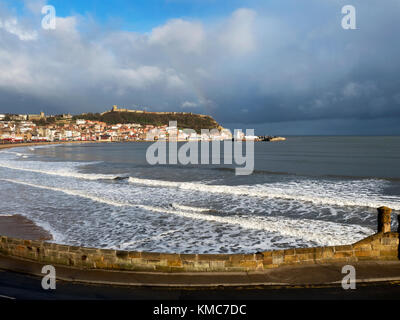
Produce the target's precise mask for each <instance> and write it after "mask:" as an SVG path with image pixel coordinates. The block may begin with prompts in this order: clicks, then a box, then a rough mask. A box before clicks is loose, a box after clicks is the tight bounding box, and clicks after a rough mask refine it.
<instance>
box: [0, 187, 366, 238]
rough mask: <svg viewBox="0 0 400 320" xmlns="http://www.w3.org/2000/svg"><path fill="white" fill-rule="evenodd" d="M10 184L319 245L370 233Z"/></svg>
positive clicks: (326, 224) (351, 227) (327, 224)
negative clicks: (233, 226)
mask: <svg viewBox="0 0 400 320" xmlns="http://www.w3.org/2000/svg"><path fill="white" fill-rule="evenodd" d="M1 180H3V181H8V182H10V183H16V184H21V185H26V186H30V187H33V188H41V189H46V190H52V191H57V192H63V193H65V194H68V195H72V196H78V197H82V198H86V199H90V200H92V201H96V202H100V203H104V204H108V205H111V206H117V207H133V208H140V209H143V210H146V211H150V212H153V213H158V214H163V215H164V214H167V215H175V216H179V217H182V218H186V219H192V220H203V221H209V222H215V223H220V224H225V225H236V226H239V227H241V228H243V229H250V230H259V231H262V232H267V233H279V234H281V235H282V236H286V237H291V238H298V239H303V240H306V241H309V242H314V243H317V244H319V245H337V244H343V243H351V242H355V241H357V240H360V239H362V238H363V237H365V236H367V235H370V234H372V233H373V230H372V229H370V228H365V227H361V226H357V225H349V224H341V223H335V222H327V221H318V220H313V219H288V218H285V217H258V216H221V215H212V214H208V213H206V212H207V211H209V210H208V209H207V208H198V207H190V206H184V205H179V204H173V205H172V208H163V207H156V206H150V205H142V204H130V203H123V202H116V201H112V200H109V199H104V198H100V197H97V196H94V195H91V194H88V193H84V192H82V191H78V190H69V189H63V188H55V187H48V186H43V185H37V184H32V183H27V182H23V181H19V180H12V179H1Z"/></svg>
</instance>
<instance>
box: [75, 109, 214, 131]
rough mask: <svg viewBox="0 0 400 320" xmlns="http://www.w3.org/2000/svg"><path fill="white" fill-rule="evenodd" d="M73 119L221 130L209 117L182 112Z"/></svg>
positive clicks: (118, 112)
mask: <svg viewBox="0 0 400 320" xmlns="http://www.w3.org/2000/svg"><path fill="white" fill-rule="evenodd" d="M74 118H75V119H85V120H95V121H103V122H105V123H107V124H117V123H122V124H124V123H138V124H141V125H154V126H162V125H168V124H169V122H170V121H177V122H178V127H179V128H183V129H184V128H190V129H194V130H196V131H197V132H200V130H201V129H218V128H221V127H220V125H219V124H218V122H217V121H215V120H214V119H213V118H212V117H211V116H207V115H200V114H192V113H183V112H120V111H117V112H115V111H110V112H106V113H103V114H100V113H94V114H93V113H88V114H84V115H78V116H75V117H74Z"/></svg>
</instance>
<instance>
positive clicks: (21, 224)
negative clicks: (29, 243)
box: [0, 214, 53, 240]
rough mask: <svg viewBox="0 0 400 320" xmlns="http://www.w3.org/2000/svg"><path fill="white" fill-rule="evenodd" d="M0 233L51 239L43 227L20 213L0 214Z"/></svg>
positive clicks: (36, 238)
mask: <svg viewBox="0 0 400 320" xmlns="http://www.w3.org/2000/svg"><path fill="white" fill-rule="evenodd" d="M0 235H1V236H7V237H12V238H18V239H24V240H52V239H53V237H52V236H51V234H50V233H49V232H48V231H46V230H45V229H43V228H41V227H39V226H37V225H36V224H35V223H34V222H33V221H31V220H29V219H28V218H25V217H23V216H21V215H18V214H16V215H10V216H0Z"/></svg>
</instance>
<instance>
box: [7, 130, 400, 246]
mask: <svg viewBox="0 0 400 320" xmlns="http://www.w3.org/2000/svg"><path fill="white" fill-rule="evenodd" d="M149 145H150V143H144V142H143V143H104V144H79V145H76V144H74V145H72V144H71V145H69V144H64V145H55V146H42V147H35V148H32V147H27V148H15V149H9V150H3V151H0V190H1V192H0V215H2V214H22V215H24V216H26V217H28V218H30V219H32V220H33V221H35V222H36V223H37V224H39V225H41V226H43V227H44V228H45V229H47V230H49V231H50V232H51V233H52V234H53V236H54V241H55V242H58V243H66V244H71V245H83V246H95V247H104V248H119V249H127V250H140V251H141V250H143V251H168V252H184V253H193V252H196V253H228V252H229V253H233V252H235V253H236V252H246V253H248V252H256V251H262V250H270V249H279V248H291V247H304V246H315V245H335V244H348V243H352V242H355V241H358V240H360V239H362V238H364V237H365V236H367V235H370V234H373V233H374V232H375V231H376V208H377V207H379V206H381V205H386V206H389V207H391V208H393V209H394V210H395V212H394V213H399V210H400V137H289V138H288V140H287V141H285V142H276V143H268V142H258V143H255V148H254V149H255V154H254V161H255V168H254V172H253V174H251V175H249V176H236V175H235V170H234V168H235V165H225V164H221V165H187V166H183V165H157V166H151V165H149V164H147V162H146V150H147V148H148V147H149ZM221 151H222V150H221ZM221 157H222V154H221ZM117 177H119V178H120V179H117V180H115V178H117ZM393 218H394V219H393V227H395V228H396V227H397V221H396V220H397V218H395V217H393Z"/></svg>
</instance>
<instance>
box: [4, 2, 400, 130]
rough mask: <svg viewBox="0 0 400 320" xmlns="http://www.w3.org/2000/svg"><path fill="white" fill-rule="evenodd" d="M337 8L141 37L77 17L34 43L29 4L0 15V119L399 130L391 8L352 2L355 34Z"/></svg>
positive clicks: (193, 24) (35, 22)
mask: <svg viewBox="0 0 400 320" xmlns="http://www.w3.org/2000/svg"><path fill="white" fill-rule="evenodd" d="M347 2H348V1H346V2H344V1H333V0H332V1H312V0H310V1H306V2H301V3H299V2H298V1H287V2H285V4H283V3H282V4H281V2H279V5H276V6H274V9H273V10H269V8H266V7H265V6H264V7H263V6H262V5H255V6H254V7H253V9H248V8H240V9H237V10H236V11H234V12H232V14H231V15H230V16H227V17H224V18H220V19H219V20H218V21H212V22H209V21H197V20H188V19H175V20H170V21H168V22H166V23H165V24H164V25H160V26H159V27H157V28H154V29H153V30H152V31H151V32H149V33H147V34H140V33H135V32H126V31H119V30H110V29H105V28H103V27H101V26H99V25H96V24H95V23H94V22H93V21H92V20H91V19H90V18H88V17H82V16H71V17H66V18H58V19H57V28H56V30H54V31H45V30H42V29H40V19H41V17H40V15H39V14H38V8H40V7H41V5H42V4H43V3H44V2H43V1H37V2H33V3H36V6H35V5H32V1H31V2H30V9H31V10H32V12H31V15H27V16H24V17H16V16H15V15H13V14H12V13H10V10H8V9H7V8H4V7H2V8H0V107H1V110H0V112H15V113H23V112H30V113H37V112H39V111H41V110H43V111H45V112H47V113H62V112H71V113H79V112H82V111H103V110H104V109H105V108H109V107H110V106H111V105H113V104H118V105H121V106H126V107H135V106H143V107H147V108H148V109H149V110H173V111H175V110H182V111H183V110H184V111H192V112H196V113H209V114H212V115H213V116H215V117H216V119H217V120H218V121H219V122H221V123H222V124H223V125H225V124H232V123H236V124H240V125H241V126H244V127H256V128H268V127H270V128H285V126H286V129H287V131H288V132H289V133H291V132H293V133H295V132H296V128H297V129H298V130H297V132H298V133H307V132H305V131H307V130H306V128H307V127H309V128H310V129H309V133H311V132H312V133H318V132H323V131H324V130H325V129H326V128H327V127H329V125H330V124H331V125H332V124H334V125H333V127H335V128H337V130H339V131H340V130H343V126H341V125H340V123H343V124H346V126H345V128H347V126H351V124H353V125H352V127H353V129H354V132H361V131H362V132H364V131H365V130H364V129H363V128H364V127H366V126H367V124H370V123H371V121H373V119H379V121H380V122H379V123H381V124H382V125H384V122H385V121H386V120H382V119H395V118H400V77H399V76H398V75H399V71H400V59H398V57H399V56H400V44H399V41H398V34H399V31H400V23H399V22H398V17H399V16H400V4H399V2H398V1H395V0H387V1H383V2H378V1H351V4H352V5H354V6H355V8H356V10H357V28H358V29H357V30H344V29H342V27H341V18H342V14H341V8H342V6H343V5H346V4H349V3H347ZM277 3H278V2H277ZM382 121H383V122H382ZM296 123H297V124H298V125H296ZM312 123H314V124H315V126H314V129H312V127H313V126H312ZM324 124H325V125H324ZM387 125H392V123H389V122H387ZM299 128H301V129H299ZM328 131H329V130H328ZM350 131H351V130H350ZM386 131H389V133H390V130H387V129H385V132H386ZM341 132H343V131H341ZM392 132H393V133H394V132H395V131H392ZM260 133H261V132H260ZM283 133H284V132H283Z"/></svg>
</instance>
